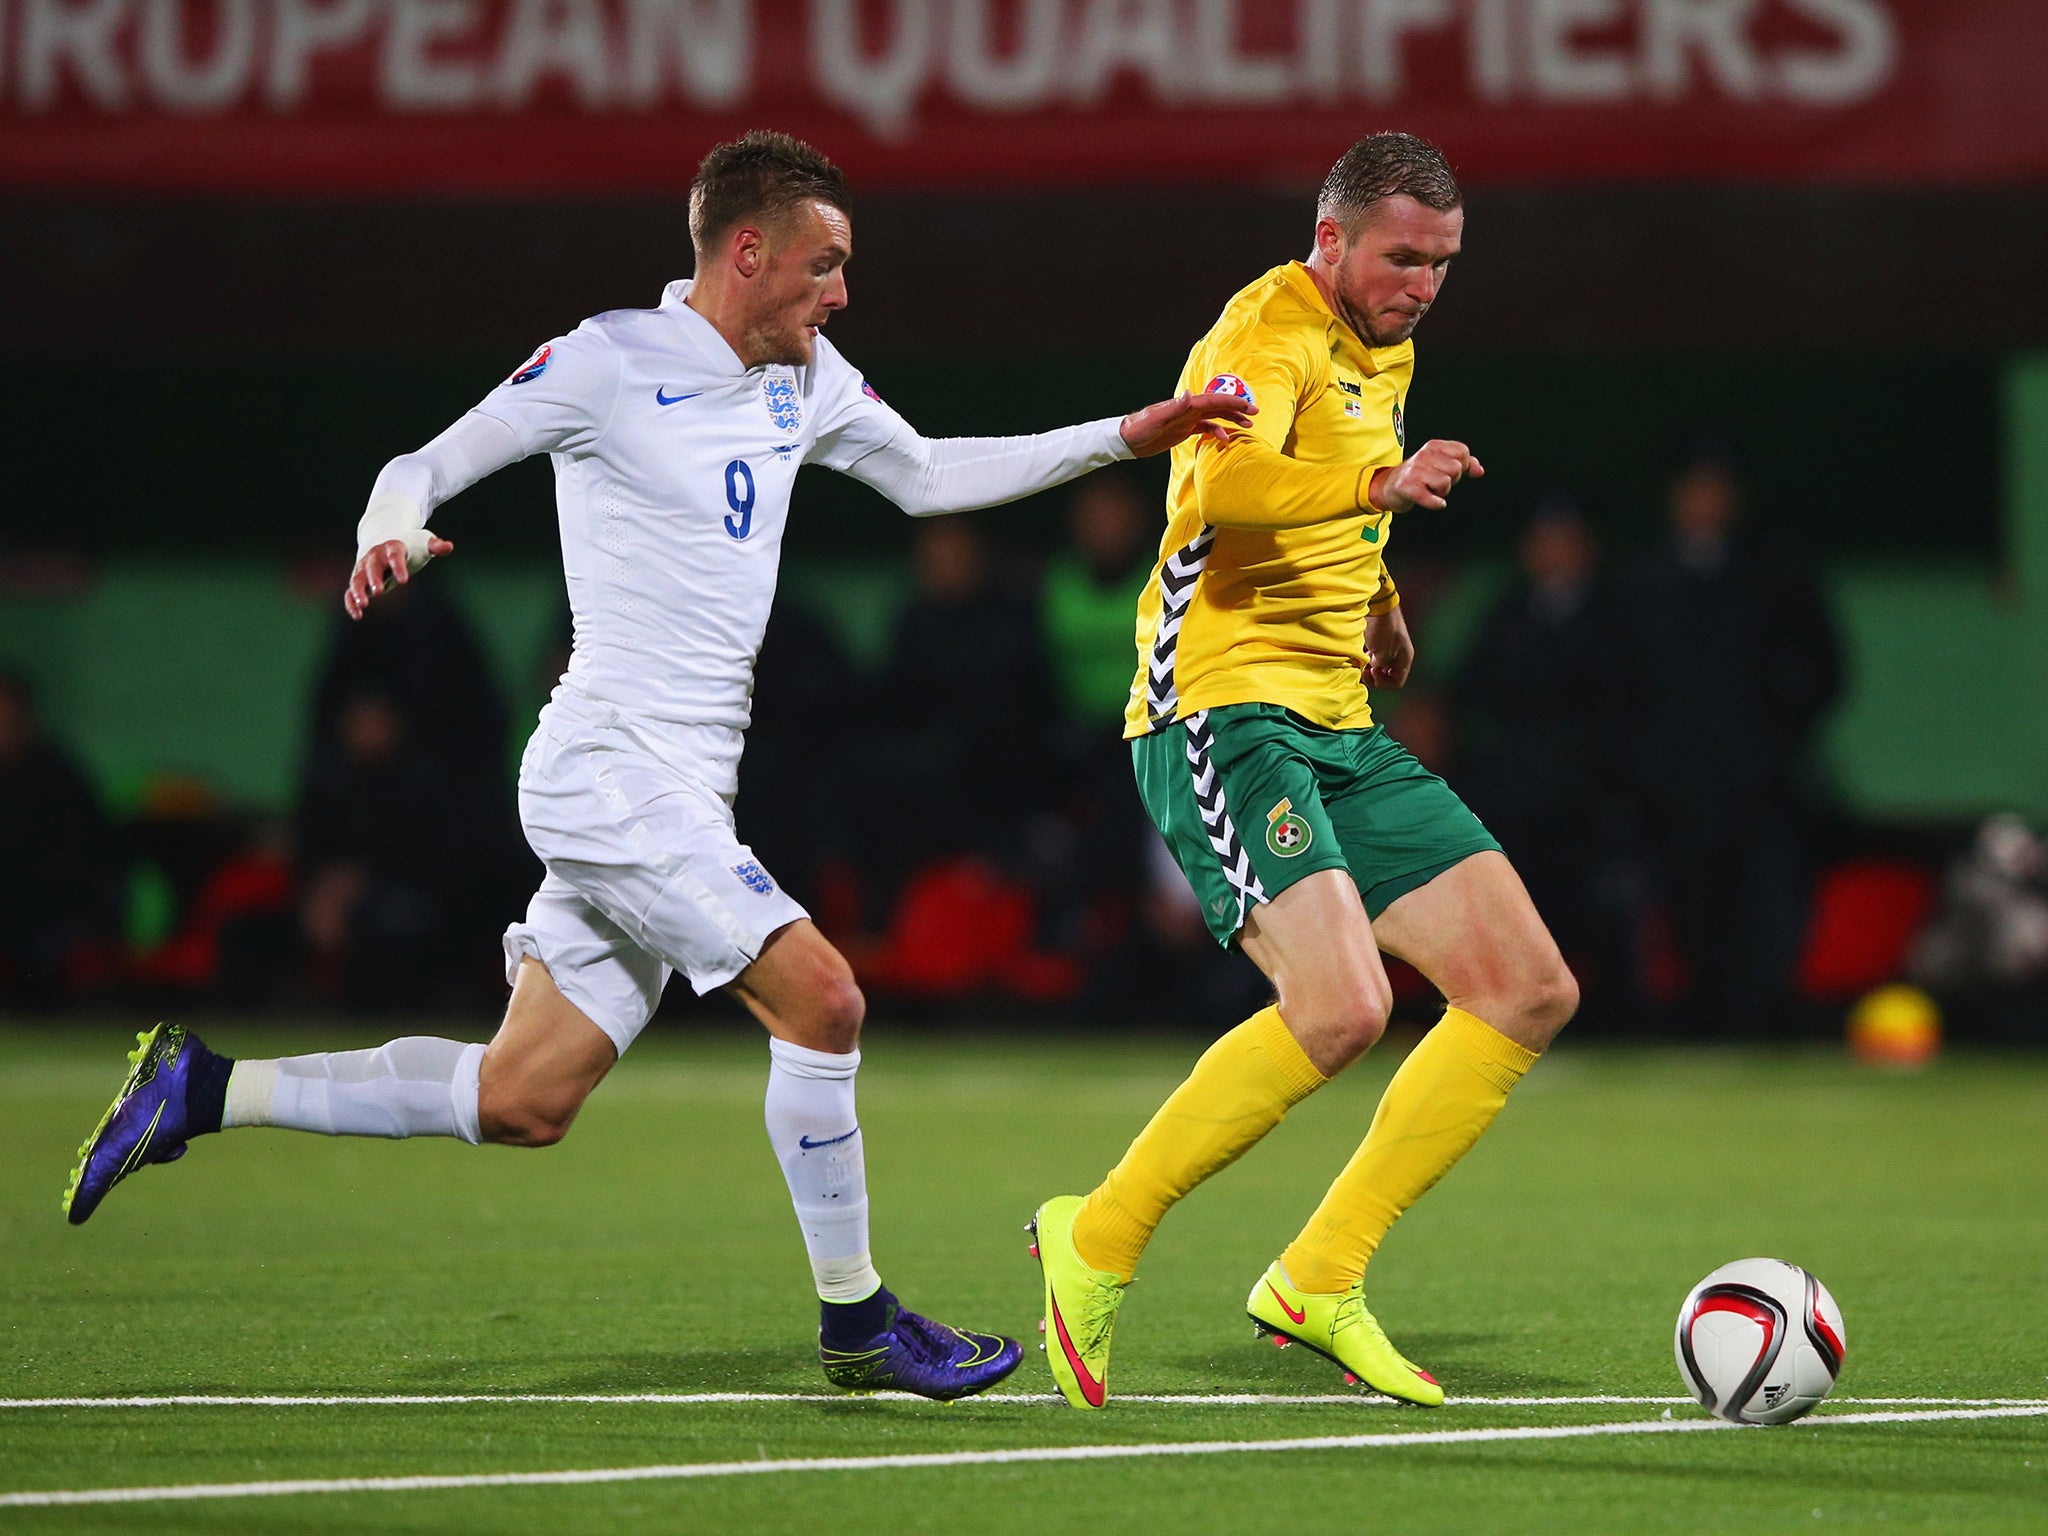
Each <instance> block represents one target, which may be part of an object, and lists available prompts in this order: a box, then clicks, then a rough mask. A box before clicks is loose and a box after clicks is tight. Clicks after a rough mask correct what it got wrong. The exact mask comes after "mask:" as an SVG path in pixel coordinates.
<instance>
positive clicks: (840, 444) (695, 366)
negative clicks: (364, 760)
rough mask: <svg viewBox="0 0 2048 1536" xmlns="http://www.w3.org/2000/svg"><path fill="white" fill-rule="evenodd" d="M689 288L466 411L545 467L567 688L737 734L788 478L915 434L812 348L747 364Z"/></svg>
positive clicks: (572, 345)
mask: <svg viewBox="0 0 2048 1536" xmlns="http://www.w3.org/2000/svg"><path fill="white" fill-rule="evenodd" d="M689 287H690V285H689V283H688V282H687V281H683V282H677V283H672V284H670V285H669V287H668V289H667V290H666V291H665V293H664V295H663V297H662V302H661V304H660V306H659V307H658V308H655V309H627V310H614V311H612V312H610V313H609V314H603V315H598V316H596V317H595V318H593V319H590V320H586V321H584V322H583V324H581V325H579V326H578V327H577V328H576V329H575V330H574V331H572V332H571V333H570V334H569V335H567V336H563V337H560V338H558V339H556V340H554V341H551V342H549V343H548V344H547V345H546V346H544V347H542V348H541V349H540V350H539V351H538V352H537V353H535V354H534V356H533V357H532V358H531V359H530V360H529V361H528V362H527V363H526V364H525V365H524V366H523V367H521V368H520V369H519V370H518V371H517V372H515V373H514V374H513V375H512V376H511V377H510V378H508V379H507V380H506V381H505V382H504V383H503V384H500V385H499V386H498V387H497V388H496V389H494V390H492V391H491V393H490V394H489V395H487V396H485V398H484V399H483V401H482V402H481V403H480V404H479V405H478V406H477V407H476V409H477V410H478V411H479V412H481V413H482V414H484V415H487V416H491V417H494V418H495V419H496V420H498V421H500V422H502V423H504V424H505V425H506V426H507V427H509V428H511V430H512V432H513V433H514V435H515V436H517V438H518V439H519V447H520V451H521V453H522V454H532V453H546V454H548V455H550V456H551V457H552V459H553V461H554V468H555V501H556V508H557V513H558V516H559V519H560V522H561V534H562V568H563V571H564V573H565V575H566V577H567V579H568V590H569V607H570V611H571V613H572V615H573V616H574V620H575V641H576V643H575V653H574V658H573V659H572V661H571V662H570V665H569V671H568V674H567V679H566V680H567V681H568V682H569V683H570V684H571V685H572V686H573V687H575V688H576V689H577V690H578V691H579V692H581V693H583V694H584V695H586V696H587V697H590V698H592V699H596V700H599V701H601V702H603V703H608V704H613V705H616V706H618V707H619V708H621V709H624V710H628V711H630V712H632V713H634V714H636V715H641V716H644V717H648V718H652V719H655V720H663V721H674V722H680V723H691V724H718V725H727V726H732V727H737V728H742V729H743V728H744V727H745V726H746V724H747V720H748V714H749V704H748V700H749V696H750V695H751V693H752V690H753V663H754V658H755V656H756V654H757V653H758V652H759V650H760V646H761V636H762V633H763V631H764V630H765V629H766V627H767V623H768V610H769V607H770V605H771V604H772V603H773V601H774V597H775V579H776V571H777V565H778V561H779V559H780V556H781V552H782V535H783V531H784V529H785V527H786V526H787V524H788V521H789V496H790V491H791V489H792V487H793V486H794V484H795V481H796V472H797V468H798V466H799V465H802V464H805V463H814V464H824V465H826V466H828V467H830V468H833V469H838V470H849V469H852V468H853V467H854V466H856V465H857V464H858V463H859V461H860V460H861V459H863V458H865V457H867V456H868V455H869V454H871V453H873V452H874V451H875V450H876V449H878V448H881V447H883V446H884V445H886V444H887V443H888V442H889V441H890V440H891V439H892V438H894V437H896V436H898V435H899V434H902V433H907V432H910V431H911V429H910V427H909V425H908V423H906V422H905V421H904V420H903V418H902V417H901V416H899V415H897V414H896V412H895V411H893V410H891V409H890V408H889V407H888V406H886V405H884V404H883V403H882V400H881V397H880V396H879V395H876V394H875V393H874V392H873V391H872V390H870V389H868V388H867V385H866V383H865V381H863V380H862V378H861V376H860V375H859V374H858V373H856V372H855V371H854V370H853V368H852V367H851V366H850V365H849V364H848V363H847V362H846V360H845V359H844V358H842V357H841V356H840V355H839V353H838V352H837V351H836V350H835V349H834V348H833V347H832V345H831V344H830V343H829V342H827V341H826V340H825V338H824V337H823V336H820V337H818V338H817V340H816V342H815V351H814V353H813V360H812V362H811V364H810V366H809V367H804V368H792V367H787V366H783V365H780V364H769V365H766V366H763V367H758V368H745V367H742V366H741V364H740V360H739V358H738V356H737V355H736V354H735V353H734V352H733V350H732V348H731V347H730V346H728V345H727V344H726V341H725V339H724V338H723V337H722V336H720V335H719V333H718V331H717V330H716V329H715V328H714V327H713V326H712V325H711V323H710V322H709V321H708V320H706V319H705V318H704V317H703V316H702V315H700V314H698V313H697V312H696V311H695V310H693V309H691V308H690V307H689V306H688V305H687V304H685V303H684V302H683V298H684V295H685V294H687V293H688V292H689ZM913 435H914V434H913Z"/></svg>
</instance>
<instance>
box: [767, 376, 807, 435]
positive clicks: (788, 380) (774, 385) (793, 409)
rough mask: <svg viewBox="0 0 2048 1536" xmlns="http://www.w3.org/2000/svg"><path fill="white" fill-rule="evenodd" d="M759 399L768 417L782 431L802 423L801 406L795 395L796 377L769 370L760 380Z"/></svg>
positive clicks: (792, 430)
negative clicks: (766, 408) (766, 409)
mask: <svg viewBox="0 0 2048 1536" xmlns="http://www.w3.org/2000/svg"><path fill="white" fill-rule="evenodd" d="M761 400H762V403H763V404H765V405H766V406H767V407H768V419H769V420H770V421H772V422H774V423H775V425H776V426H777V428H779V429H780V430H782V431H784V432H794V431H795V430H796V429H797V428H798V427H799V426H801V425H802V424H803V419H804V411H803V406H802V405H801V404H799V403H798V401H797V396H796V379H795V377H794V376H792V375H790V374H788V373H782V372H771V373H769V375H768V376H767V377H766V378H764V379H762V380H761Z"/></svg>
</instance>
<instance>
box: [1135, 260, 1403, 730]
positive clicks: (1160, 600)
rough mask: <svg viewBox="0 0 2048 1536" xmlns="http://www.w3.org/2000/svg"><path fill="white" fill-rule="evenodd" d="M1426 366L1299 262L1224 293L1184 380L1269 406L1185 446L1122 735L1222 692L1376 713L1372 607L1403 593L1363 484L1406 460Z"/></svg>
mask: <svg viewBox="0 0 2048 1536" xmlns="http://www.w3.org/2000/svg"><path fill="white" fill-rule="evenodd" d="M1414 371H1415V348H1414V345H1413V344H1412V343H1409V342H1403V343H1402V344H1401V345H1400V346H1398V347H1386V348H1380V349H1374V348H1369V347H1367V346H1366V345H1365V344H1364V343H1363V342H1362V341H1360V340H1359V338H1358V336H1357V334H1356V333H1355V332H1354V331H1353V330H1352V329H1351V328H1350V327H1349V326H1348V325H1346V324H1344V323H1343V322H1342V321H1341V320H1339V319H1338V318H1337V317H1336V316H1335V315H1334V314H1332V313H1331V312H1330V307H1329V306H1328V305H1327V304H1326V303H1324V302H1323V296H1322V294H1321V293H1320V292H1319V291H1318V290H1317V288H1316V285H1315V279H1314V278H1312V277H1311V276H1310V275H1309V271H1308V268H1307V267H1305V266H1303V265H1302V264H1301V263H1300V262H1289V263H1288V264H1287V265H1286V266H1283V267H1275V268H1274V269H1273V270H1272V271H1271V272H1268V273H1267V274H1266V275H1265V276H1264V277H1262V278H1260V279H1259V280H1258V281H1257V282H1255V283H1253V284H1252V285H1251V286H1250V287H1248V288H1245V289H1244V290H1242V291H1241V292H1239V293H1238V294H1237V295H1236V296H1235V297H1233V298H1232V299H1231V301H1230V302H1229V303H1228V304H1227V305H1225V306H1224V309H1223V314H1222V315H1221V317H1220V318H1219V319H1218V320H1217V321H1216V324H1215V325H1214V326H1213V327H1212V328H1211V329H1210V331H1209V334H1208V335H1206V336H1204V337H1203V338H1202V339H1201V340H1200V341H1199V342H1197V343H1196V344H1195V349H1194V351H1192V352H1190V353H1189V354H1188V361H1187V366H1186V367H1185V368H1184V369H1183V370H1182V371H1181V376H1180V387H1181V388H1182V389H1183V390H1196V391H1200V390H1203V389H1223V390H1229V391H1234V392H1237V393H1242V394H1246V395H1248V396H1249V397H1250V398H1251V400H1252V402H1253V403H1254V404H1255V405H1257V406H1258V408H1259V410H1258V414H1257V415H1256V416H1254V417H1252V419H1251V426H1250V429H1249V431H1247V432H1244V433H1240V434H1238V435H1237V436H1235V437H1234V438H1233V439H1232V441H1231V442H1230V443H1229V444H1227V445H1223V444H1218V443H1216V442H1214V441H1213V440H1211V439H1207V438H1192V439H1190V440H1189V441H1187V442H1184V443H1182V444H1181V445H1180V446H1179V447H1177V448H1175V449H1174V450H1173V457H1172V473H1171V478H1170V480H1169V482H1168V487H1167V493H1166V504H1167V524H1166V536H1165V537H1164V538H1163V539H1162V540H1161V541H1160V545H1159V563H1158V564H1157V565H1156V566H1155V567H1154V568H1153V572H1152V580H1151V581H1150V582H1149V583H1148V584H1147V585H1146V588H1145V594H1144V596H1143V597H1141V598H1140V599H1139V601H1138V637H1137V638H1138V678H1137V681H1136V682H1135V683H1134V684H1133V685H1132V687H1131V701H1130V705H1129V707H1128V708H1127V709H1126V710H1125V713H1124V735H1125V736H1127V737H1133V736H1143V735H1146V734H1147V733H1149V732H1151V731H1154V730H1157V729H1158V728H1159V727H1161V726H1163V725H1168V724H1171V723H1172V722H1173V721H1175V720H1177V719H1180V718H1182V717H1183V716H1186V715H1189V714H1192V713H1193V712H1194V711H1196V710H1199V709H1208V708H1210V707H1211V706H1214V705H1219V704H1255V703H1263V704H1279V705H1283V706H1285V707H1286V708H1288V709H1291V710H1293V711H1294V712H1295V713H1297V714H1299V715H1302V716H1304V717H1306V718H1307V719H1309V720H1312V721H1314V722H1315V723H1316V724H1318V725H1323V726H1328V727H1331V728H1332V729H1340V730H1342V729H1350V728H1353V727H1357V726H1365V725H1370V724H1371V723H1372V710H1371V707H1370V706H1369V704H1368V703H1367V699H1366V688H1365V676H1364V671H1363V668H1364V666H1365V619H1366V615H1367V614H1368V613H1385V612H1386V611H1387V610H1388V609H1390V608H1392V607H1393V606H1394V605H1395V604H1396V603H1397V602H1399V601H1400V598H1399V595H1398V594H1397V593H1396V592H1395V590H1394V583H1393V579H1392V578H1391V577H1390V576H1389V575H1388V574H1387V568H1386V562H1385V559H1384V556H1385V552H1386V544H1387V536H1388V534H1389V532H1390V531H1391V525H1392V523H1393V517H1392V515H1391V514H1389V513H1385V512H1380V511H1376V510H1374V509H1373V507H1372V505H1371V503H1370V501H1369V500H1368V499H1367V490H1368V487H1369V486H1370V485H1371V483H1372V472H1373V471H1374V470H1375V469H1378V468H1380V467H1382V466H1384V465H1391V464H1399V463H1400V462H1401V458H1402V454H1403V451H1404V450H1403V446H1402V440H1403V438H1404V436H1405V432H1404V429H1403V425H1402V416H1401V413H1402V410H1403V408H1404V406H1405V404H1406V402H1407V398H1408V381H1409V379H1410V378H1411V377H1412V376H1413V374H1414Z"/></svg>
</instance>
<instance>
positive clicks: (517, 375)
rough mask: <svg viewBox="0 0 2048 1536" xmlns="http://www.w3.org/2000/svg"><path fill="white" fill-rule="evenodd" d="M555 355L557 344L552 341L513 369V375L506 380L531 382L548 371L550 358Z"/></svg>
mask: <svg viewBox="0 0 2048 1536" xmlns="http://www.w3.org/2000/svg"><path fill="white" fill-rule="evenodd" d="M554 355H555V344H554V343H553V342H552V341H551V342H549V343H548V344H547V345H546V346H544V347H542V348H541V349H540V350H539V351H538V352H536V353H534V354H533V356H531V357H529V358H528V359H527V360H526V361H525V362H523V363H521V364H520V365H519V366H518V367H517V368H515V369H514V370H513V371H512V377H511V378H509V379H507V380H506V381H505V382H506V383H507V384H531V383H532V382H533V381H534V380H535V379H537V378H539V377H540V376H541V375H542V374H544V373H546V372H547V371H548V359H549V358H551V357H553V356H554Z"/></svg>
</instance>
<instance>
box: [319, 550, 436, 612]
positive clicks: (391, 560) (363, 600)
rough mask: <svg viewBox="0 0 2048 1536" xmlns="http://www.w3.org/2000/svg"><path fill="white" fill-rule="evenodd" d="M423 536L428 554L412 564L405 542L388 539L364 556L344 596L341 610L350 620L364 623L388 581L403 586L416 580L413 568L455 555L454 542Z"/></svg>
mask: <svg viewBox="0 0 2048 1536" xmlns="http://www.w3.org/2000/svg"><path fill="white" fill-rule="evenodd" d="M421 532H422V535H423V536H424V538H425V541H426V543H425V548H424V551H423V552H422V554H421V555H420V556H417V557H415V558H414V559H412V560H411V561H408V559H407V553H406V541H405V540H404V539H385V540H383V541H382V542H380V543H376V544H372V545H371V546H370V547H369V548H368V549H366V550H364V551H363V552H362V554H361V556H360V557H358V559H357V560H356V568H355V570H354V571H353V572H352V573H350V575H349V578H348V590H347V591H346V592H344V593H342V595H341V606H342V607H344V608H346V609H347V610H348V616H349V617H350V618H352V619H360V618H361V617H362V616H363V612H364V610H365V609H367V608H368V607H369V606H370V599H371V598H373V597H375V596H376V595H377V594H378V593H379V592H382V591H383V590H384V583H385V582H386V581H395V582H397V583H398V584H399V585H400V586H403V585H405V583H406V582H407V581H409V580H411V579H412V571H411V566H412V565H414V564H418V565H424V564H426V560H427V558H428V557H431V558H434V559H439V558H440V557H441V556H442V555H452V554H453V553H454V552H455V543H454V541H453V540H452V539H444V538H441V537H440V536H438V535H436V534H432V533H427V532H426V531H425V530H421Z"/></svg>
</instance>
